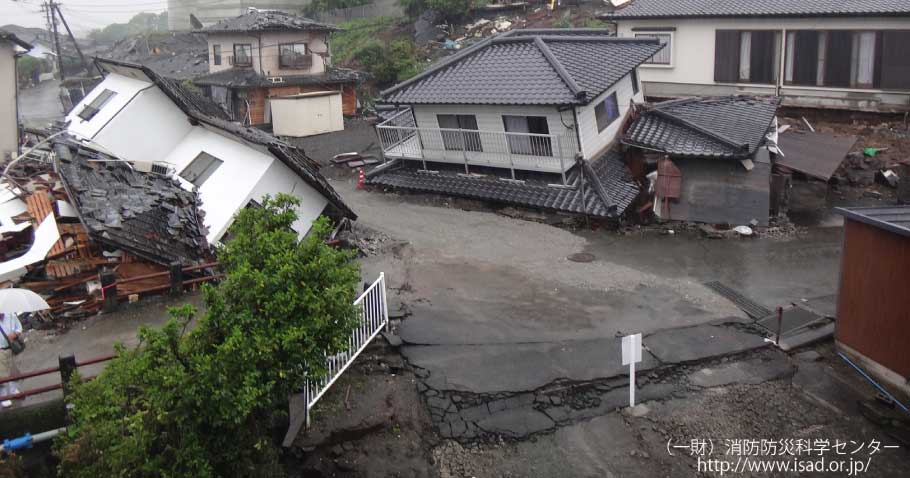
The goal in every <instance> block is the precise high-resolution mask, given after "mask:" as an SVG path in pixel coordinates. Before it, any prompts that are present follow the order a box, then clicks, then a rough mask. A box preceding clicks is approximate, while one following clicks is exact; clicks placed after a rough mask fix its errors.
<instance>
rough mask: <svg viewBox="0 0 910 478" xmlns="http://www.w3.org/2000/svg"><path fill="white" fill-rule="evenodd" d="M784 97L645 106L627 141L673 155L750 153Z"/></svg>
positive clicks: (711, 99)
mask: <svg viewBox="0 0 910 478" xmlns="http://www.w3.org/2000/svg"><path fill="white" fill-rule="evenodd" d="M779 104H780V99H779V98H777V97H767V96H763V97H752V96H724V97H708V98H689V99H681V100H671V101H665V102H662V103H657V104H654V105H652V106H650V107H645V108H643V110H642V112H641V115H640V117H639V118H638V119H637V120H635V122H634V123H633V124H632V125H631V126H630V127H629V130H628V132H627V133H626V135H625V137H624V138H623V142H624V143H625V144H628V145H632V146H639V147H643V148H648V149H653V150H657V151H662V152H665V153H667V154H669V155H671V156H682V157H714V158H747V157H749V156H752V155H753V154H754V153H755V151H756V150H757V149H758V147H759V146H761V145H762V144H763V143H764V140H765V135H766V134H767V132H768V127H769V126H770V125H771V122H772V121H773V120H774V116H775V114H776V112H777V107H778V105H779Z"/></svg>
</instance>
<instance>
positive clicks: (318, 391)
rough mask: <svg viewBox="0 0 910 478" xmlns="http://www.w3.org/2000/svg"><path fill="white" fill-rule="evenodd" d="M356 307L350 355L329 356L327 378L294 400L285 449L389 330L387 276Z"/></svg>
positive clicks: (313, 383) (382, 275)
mask: <svg viewBox="0 0 910 478" xmlns="http://www.w3.org/2000/svg"><path fill="white" fill-rule="evenodd" d="M354 305H357V306H360V323H359V324H358V325H357V327H356V328H355V329H354V331H353V332H351V336H350V337H348V348H347V351H346V352H342V353H339V354H336V355H326V357H325V368H326V374H325V376H324V377H323V378H322V379H320V380H314V381H309V380H308V381H307V383H306V386H304V389H303V391H302V392H301V393H298V394H297V395H295V396H293V397H291V410H290V412H291V417H290V418H291V426H290V428H289V429H288V434H287V435H286V436H285V439H284V446H290V444H291V442H293V440H294V437H296V436H297V432H298V431H299V430H300V426H301V425H303V424H304V423H306V424H307V425H309V422H310V410H311V409H312V408H313V406H314V405H316V402H317V401H319V399H320V398H322V396H323V395H324V394H325V392H326V391H328V389H329V387H331V386H332V384H333V383H335V381H336V380H338V377H340V376H341V374H342V373H344V371H345V370H347V368H348V367H349V366H350V365H351V364H352V363H354V359H356V358H357V356H358V355H360V352H363V349H365V348H366V347H367V345H369V343H370V341H371V340H373V337H376V335H377V334H379V332H381V331H382V329H383V328H385V329H386V330H388V326H389V303H388V300H387V295H386V284H385V272H380V273H379V278H378V279H376V281H375V282H373V284H372V285H370V287H369V288H367V290H365V291H364V292H363V294H361V295H360V297H358V298H357V300H355V301H354ZM301 405H303V407H301ZM304 407H305V408H304ZM301 408H303V410H301ZM300 415H303V416H302V417H301V416H300Z"/></svg>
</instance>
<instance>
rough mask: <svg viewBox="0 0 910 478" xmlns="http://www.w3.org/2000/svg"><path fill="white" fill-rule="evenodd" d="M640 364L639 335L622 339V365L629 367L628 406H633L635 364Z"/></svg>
mask: <svg viewBox="0 0 910 478" xmlns="http://www.w3.org/2000/svg"><path fill="white" fill-rule="evenodd" d="M638 362H641V334H635V335H627V336H625V337H623V338H622V364H623V365H628V366H629V406H630V407H634V406H635V364H637V363H638Z"/></svg>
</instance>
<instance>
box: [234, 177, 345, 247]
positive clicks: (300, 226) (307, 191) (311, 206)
mask: <svg viewBox="0 0 910 478" xmlns="http://www.w3.org/2000/svg"><path fill="white" fill-rule="evenodd" d="M278 192H285V193H288V194H290V195H292V196H296V197H297V199H300V206H299V207H298V208H297V222H295V223H294V225H293V228H294V230H295V231H297V232H298V233H299V234H300V235H301V236H302V235H305V234H306V233H307V232H309V230H310V227H312V225H313V221H315V220H316V218H318V217H319V214H320V213H322V210H323V209H325V207H326V206H327V205H328V204H329V201H328V199H326V198H325V196H323V195H322V194H321V193H320V192H319V191H316V190H315V189H314V188H313V187H312V186H310V185H309V184H307V183H306V181H304V180H303V179H300V176H297V174H295V173H294V172H293V171H291V168H289V167H287V166H286V165H285V164H284V163H282V162H281V161H272V164H271V165H270V166H269V168H268V169H267V170H266V171H265V174H263V175H262V177H261V178H260V179H259V182H258V183H256V187H255V188H253V190H252V191H251V192H250V194H249V196H247V198H246V202H245V203H244V204H246V203H248V202H249V201H250V200H254V201H256V202H258V203H262V197H263V196H265V195H266V194H269V195H271V196H275V194H276V193H278Z"/></svg>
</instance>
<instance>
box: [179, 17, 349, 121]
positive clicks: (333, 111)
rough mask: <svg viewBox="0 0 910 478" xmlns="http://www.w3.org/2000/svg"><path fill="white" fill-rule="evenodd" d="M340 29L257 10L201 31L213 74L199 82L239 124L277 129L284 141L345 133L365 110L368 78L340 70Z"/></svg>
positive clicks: (197, 80) (210, 72)
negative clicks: (348, 120)
mask: <svg viewBox="0 0 910 478" xmlns="http://www.w3.org/2000/svg"><path fill="white" fill-rule="evenodd" d="M337 30H338V28H337V27H335V26H334V25H329V24H325V23H320V22H317V21H315V20H311V19H309V18H305V17H301V16H297V15H293V14H290V13H285V12H280V11H274V10H258V9H255V8H250V9H249V11H248V12H247V13H246V14H244V15H241V16H239V17H235V18H229V19H226V20H222V21H220V22H218V23H216V24H214V25H211V26H209V27H206V28H203V29H201V30H197V32H198V33H204V34H205V35H206V37H207V39H208V52H209V73H208V74H207V75H203V76H201V77H198V78H196V79H194V82H195V83H196V84H197V85H200V86H202V87H204V88H205V89H206V90H207V92H208V95H209V96H210V97H211V98H212V99H213V100H215V102H216V103H218V104H220V105H222V106H223V107H224V108H225V109H226V110H227V111H229V112H230V113H231V116H232V118H233V120H234V121H239V122H242V123H244V124H247V125H253V126H262V125H272V126H273V128H274V131H275V133H276V134H278V135H282V136H307V135H311V134H318V133H324V132H329V131H337V130H340V129H343V128H344V124H343V115H350V114H354V113H355V112H356V111H357V107H358V103H357V91H356V90H357V85H358V84H359V83H360V81H361V80H362V79H363V75H362V74H361V73H360V72H357V71H354V70H351V69H347V68H337V67H335V66H333V65H332V54H331V49H330V48H329V43H330V41H329V37H330V34H331V33H332V32H334V31H337Z"/></svg>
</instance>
